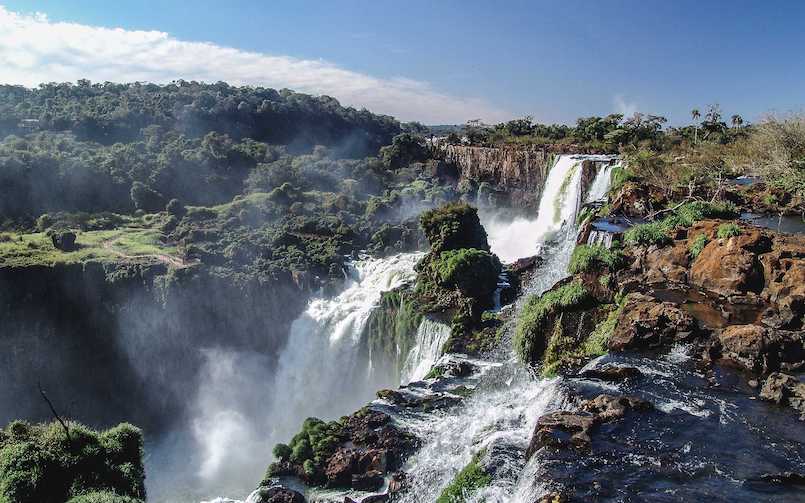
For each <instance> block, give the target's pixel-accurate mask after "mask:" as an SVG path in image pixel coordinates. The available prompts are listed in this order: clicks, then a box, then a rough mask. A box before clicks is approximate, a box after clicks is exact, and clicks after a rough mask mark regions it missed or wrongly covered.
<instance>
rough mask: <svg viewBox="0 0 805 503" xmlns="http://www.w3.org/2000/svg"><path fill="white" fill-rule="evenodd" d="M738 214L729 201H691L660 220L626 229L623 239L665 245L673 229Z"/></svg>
mask: <svg viewBox="0 0 805 503" xmlns="http://www.w3.org/2000/svg"><path fill="white" fill-rule="evenodd" d="M738 215H739V212H738V209H737V208H736V206H735V205H734V204H732V203H729V202H716V203H708V202H704V201H693V202H690V203H685V204H683V205H682V206H680V207H679V208H677V209H675V210H674V212H673V213H672V214H670V215H668V216H667V217H665V218H663V219H662V220H659V221H657V222H651V223H648V224H641V225H635V226H634V227H632V228H631V229H629V230H627V231H626V233H625V234H624V239H625V241H626V242H627V243H628V244H631V245H657V246H665V245H667V244H669V243H670V242H671V238H670V237H669V236H668V233H669V232H671V231H673V230H674V229H677V228H679V227H690V226H691V225H693V224H695V223H696V222H698V221H700V220H704V219H705V218H737V217H738Z"/></svg>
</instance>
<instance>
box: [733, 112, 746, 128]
mask: <svg viewBox="0 0 805 503" xmlns="http://www.w3.org/2000/svg"><path fill="white" fill-rule="evenodd" d="M731 120H732V127H740V125H741V124H743V123H744V119H743V117H741V116H740V115H738V114H735V115H733V116H732V117H731Z"/></svg>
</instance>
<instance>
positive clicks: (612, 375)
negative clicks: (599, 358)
mask: <svg viewBox="0 0 805 503" xmlns="http://www.w3.org/2000/svg"><path fill="white" fill-rule="evenodd" d="M640 376H641V373H640V371H639V370H638V369H636V368H634V367H619V366H611V367H605V368H602V369H589V370H585V371H584V372H582V373H580V374H579V377H584V378H586V379H598V380H599V381H606V382H622V381H627V380H629V379H637V378H638V377H640Z"/></svg>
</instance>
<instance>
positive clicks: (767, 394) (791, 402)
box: [760, 372, 805, 421]
mask: <svg viewBox="0 0 805 503" xmlns="http://www.w3.org/2000/svg"><path fill="white" fill-rule="evenodd" d="M760 398H762V399H764V400H768V401H770V402H774V403H776V404H778V405H788V406H790V407H791V408H793V409H794V410H796V411H798V412H799V413H800V419H802V420H804V421H805V383H803V382H800V380H799V379H797V378H796V377H794V376H792V375H788V374H781V373H779V372H775V373H773V374H771V375H770V376H769V377H768V378H767V379H766V382H765V383H763V389H761V390H760Z"/></svg>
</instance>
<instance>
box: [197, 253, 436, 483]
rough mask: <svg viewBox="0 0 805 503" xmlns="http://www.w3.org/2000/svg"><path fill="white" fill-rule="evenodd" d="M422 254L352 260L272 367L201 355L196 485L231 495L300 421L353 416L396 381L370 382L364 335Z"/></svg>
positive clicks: (296, 325)
mask: <svg viewBox="0 0 805 503" xmlns="http://www.w3.org/2000/svg"><path fill="white" fill-rule="evenodd" d="M420 257H421V254H419V253H409V254H400V255H395V256H392V257H388V258H383V259H373V258H365V259H361V260H359V261H357V262H355V263H353V264H351V265H350V266H349V270H348V274H347V278H348V279H347V281H346V283H345V285H344V287H343V290H342V291H341V293H340V294H339V295H337V296H336V297H333V298H316V299H314V300H312V301H310V303H309V304H308V307H307V310H306V311H305V312H304V313H303V314H302V315H301V316H300V317H299V318H298V319H297V320H295V321H294V322H293V325H292V326H291V332H290V336H289V338H288V341H287V343H286V344H285V347H284V348H283V349H282V350H281V352H280V354H279V356H278V358H277V363H276V364H275V366H274V371H273V372H272V371H271V368H272V365H270V363H269V362H265V361H263V360H257V361H255V358H254V356H253V355H242V354H234V353H233V354H229V353H223V352H221V351H210V352H208V353H207V354H206V357H207V365H206V368H205V371H204V372H205V385H204V386H202V388H201V390H200V392H199V396H198V397H197V398H196V402H197V404H198V405H197V409H198V411H197V414H196V417H195V418H194V421H193V422H194V431H195V441H196V444H197V446H198V449H197V450H198V452H200V453H201V456H202V459H201V460H200V461H199V464H200V467H199V469H198V479H199V484H200V485H202V486H205V487H212V488H216V490H218V491H221V492H230V491H232V492H235V491H236V490H237V488H240V489H242V488H243V487H248V486H249V485H252V484H254V482H255V481H256V480H260V478H261V476H262V474H263V471H264V470H265V467H266V464H267V463H268V461H270V459H269V458H268V456H269V453H270V451H271V448H272V447H273V445H274V444H276V443H278V442H287V441H288V440H289V439H290V438H291V437H292V436H293V435H294V434H296V433H297V431H298V430H299V428H300V427H301V424H302V421H303V420H304V419H305V418H307V417H310V416H316V417H320V418H322V419H334V418H337V417H340V416H341V415H343V414H348V413H351V412H353V411H354V410H357V409H358V408H360V407H361V406H363V405H364V404H365V403H366V402H368V401H370V400H371V399H372V397H373V396H374V393H375V391H376V390H377V389H380V388H384V387H389V386H393V385H395V384H396V382H375V381H373V380H370V379H368V377H367V376H368V375H369V374H370V373H369V372H368V361H367V358H366V356H365V354H364V353H362V351H361V349H362V348H361V335H362V333H363V329H364V326H365V324H366V321H367V319H368V318H369V315H370V314H371V312H372V310H373V309H374V308H375V306H376V305H377V304H378V302H379V300H380V296H381V293H382V292H384V291H388V290H391V289H394V288H396V287H398V286H401V285H402V284H404V283H407V282H409V281H412V280H413V279H414V278H415V276H416V273H415V272H414V265H415V264H416V262H417V261H418V260H419V258H420ZM428 351H429V349H425V352H428ZM378 381H383V379H378ZM221 492H219V493H218V494H221Z"/></svg>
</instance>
